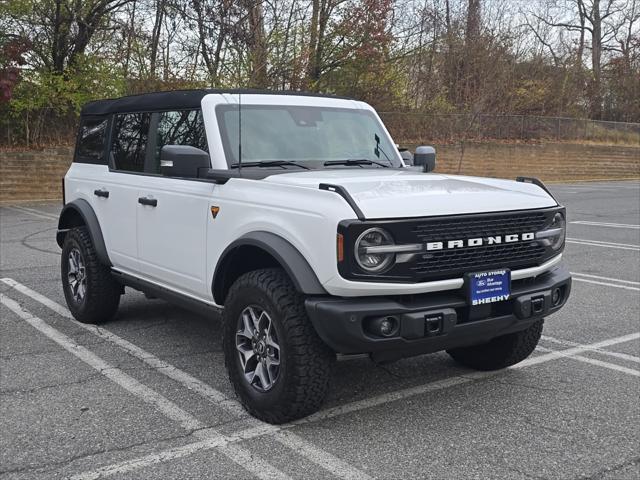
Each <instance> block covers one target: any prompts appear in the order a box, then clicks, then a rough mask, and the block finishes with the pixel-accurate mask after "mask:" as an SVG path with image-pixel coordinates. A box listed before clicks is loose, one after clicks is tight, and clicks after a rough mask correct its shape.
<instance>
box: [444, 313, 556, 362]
mask: <svg viewBox="0 0 640 480" xmlns="http://www.w3.org/2000/svg"><path fill="white" fill-rule="evenodd" d="M543 324H544V319H543V320H538V321H537V322H535V323H534V324H533V325H531V326H530V327H528V328H527V329H526V330H522V331H520V332H516V333H509V334H507V335H503V336H501V337H496V338H494V339H492V340H491V341H490V342H487V343H483V344H482V345H473V346H471V347H462V348H454V349H452V350H447V353H448V354H449V355H451V357H453V359H454V360H455V361H456V362H458V363H460V364H462V365H464V366H465V367H470V368H473V369H476V370H499V369H501V368H506V367H509V366H511V365H515V364H516V363H519V362H521V361H522V360H524V359H525V358H527V357H528V356H529V355H531V353H533V351H534V350H535V348H536V346H537V345H538V341H539V340H540V336H541V335H542V326H543Z"/></svg>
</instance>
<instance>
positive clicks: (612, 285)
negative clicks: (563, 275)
mask: <svg viewBox="0 0 640 480" xmlns="http://www.w3.org/2000/svg"><path fill="white" fill-rule="evenodd" d="M572 279H573V280H574V281H576V282H584V283H592V284H594V285H604V286H605V287H615V288H623V289H624V290H633V291H635V292H640V288H638V287H631V286H629V285H617V284H615V283H609V282H599V281H597V280H588V279H586V278H580V277H578V276H575V277H572Z"/></svg>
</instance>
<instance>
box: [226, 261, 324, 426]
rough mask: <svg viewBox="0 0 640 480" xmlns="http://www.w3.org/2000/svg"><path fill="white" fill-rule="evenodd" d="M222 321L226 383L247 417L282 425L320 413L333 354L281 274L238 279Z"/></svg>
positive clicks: (260, 273) (274, 272)
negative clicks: (230, 385)
mask: <svg viewBox="0 0 640 480" xmlns="http://www.w3.org/2000/svg"><path fill="white" fill-rule="evenodd" d="M223 320H224V327H223V328H224V336H223V346H224V354H225V365H226V367H227V372H228V374H229V380H230V381H231V384H232V385H233V388H234V390H235V392H236V395H237V396H238V397H239V399H240V402H241V403H242V405H243V406H244V408H245V409H246V410H247V411H248V412H249V413H250V414H251V415H253V416H254V417H257V418H259V419H260V420H263V421H265V422H269V423H274V424H281V423H285V422H288V421H291V420H296V419H298V418H302V417H305V416H307V415H309V414H311V413H313V412H316V411H317V410H318V409H319V408H320V406H321V405H322V402H323V401H324V398H325V396H326V393H327V391H328V387H329V380H330V377H331V372H332V366H333V363H334V361H335V354H334V353H333V352H332V351H331V350H330V349H329V348H328V347H327V346H326V345H325V344H324V343H323V342H322V340H320V338H319V337H318V334H317V333H316V331H315V329H314V328H313V326H312V325H311V322H310V321H309V318H308V317H307V313H306V311H305V308H304V297H303V296H302V295H301V294H300V293H298V292H297V291H296V289H295V287H294V286H293V285H292V283H291V280H290V279H289V277H287V275H286V274H285V273H284V271H282V270H280V269H275V268H274V269H263V270H256V271H253V272H249V273H246V274H244V275H242V276H241V277H240V278H238V280H236V282H235V283H234V284H233V286H232V287H231V289H230V290H229V294H228V296H227V298H226V300H225V309H224V313H223ZM241 352H242V353H241Z"/></svg>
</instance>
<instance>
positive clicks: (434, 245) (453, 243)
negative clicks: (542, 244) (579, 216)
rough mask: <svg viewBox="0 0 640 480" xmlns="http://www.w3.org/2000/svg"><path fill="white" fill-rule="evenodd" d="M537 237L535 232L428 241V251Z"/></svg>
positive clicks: (512, 241)
mask: <svg viewBox="0 0 640 480" xmlns="http://www.w3.org/2000/svg"><path fill="white" fill-rule="evenodd" d="M534 238H535V234H534V233H522V234H517V233H514V234H510V235H496V236H493V237H486V238H467V239H466V240H448V241H444V242H427V251H432V250H446V249H452V248H464V247H480V246H482V245H496V244H501V243H503V242H504V243H515V242H528V241H531V240H533V239H534Z"/></svg>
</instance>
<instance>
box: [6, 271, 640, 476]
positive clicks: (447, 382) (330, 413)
mask: <svg viewBox="0 0 640 480" xmlns="http://www.w3.org/2000/svg"><path fill="white" fill-rule="evenodd" d="M2 282H4V283H5V284H7V285H11V286H12V287H13V288H15V289H16V290H18V291H20V292H21V293H23V294H25V295H27V296H30V297H31V298H33V299H34V300H37V301H38V302H41V303H43V304H44V305H45V306H47V307H49V308H51V309H52V310H54V311H55V312H57V313H59V314H60V315H63V316H65V317H67V318H71V315H70V313H69V311H68V310H67V309H66V308H64V307H62V306H61V305H59V304H57V303H56V302H54V301H52V300H50V299H48V298H47V297H45V296H43V295H41V294H39V293H37V292H35V291H33V290H31V289H29V288H28V287H26V286H24V285H22V284H19V283H18V282H15V281H14V280H12V279H2ZM614 286H615V285H614ZM76 325H78V326H81V327H83V328H87V329H92V328H93V329H95V330H97V331H101V332H104V333H106V334H109V335H114V334H110V333H109V332H106V331H105V330H104V329H97V328H96V327H92V326H90V325H85V324H79V323H76ZM114 337H115V335H114ZM105 338H107V337H105ZM118 338H120V337H118ZM637 338H640V333H637V334H635V333H634V334H630V335H625V336H622V337H617V338H615V339H610V340H606V341H604V342H598V343H596V344H592V345H581V346H578V347H574V348H570V349H568V350H564V352H566V353H565V354H564V355H561V354H560V353H558V352H555V351H554V352H550V353H548V354H545V355H540V356H538V357H533V358H529V359H527V360H524V361H523V362H521V363H519V364H517V365H515V366H513V367H511V368H512V369H516V368H523V367H527V366H531V365H537V364H540V363H544V362H547V361H551V360H556V359H560V358H563V357H566V356H567V355H576V354H579V353H582V352H586V351H588V350H590V349H592V348H602V347H606V346H610V345H615V344H617V343H623V342H627V341H631V340H634V339H637ZM121 340H122V341H123V342H126V344H128V346H133V347H135V349H134V350H133V351H134V352H136V353H137V354H142V355H143V356H148V357H149V358H153V357H154V356H153V355H152V354H150V353H148V352H145V351H144V350H142V349H139V347H136V346H134V345H132V344H130V343H129V342H127V341H126V340H124V339H121ZM129 352H130V353H131V350H129ZM155 358H157V357H155ZM157 360H158V361H160V360H159V359H157ZM159 371H160V372H162V370H159ZM185 373H186V372H185ZM498 373H500V372H474V373H470V374H467V375H464V376H459V377H452V378H448V379H444V380H440V381H436V382H431V383H428V384H424V385H419V386H417V387H412V388H409V389H404V390H400V391H395V392H389V393H387V394H382V395H379V396H376V397H371V398H368V399H364V400H361V401H356V402H351V403H348V404H345V405H340V406H337V407H334V408H332V409H327V410H323V411H320V412H317V413H316V414H313V415H311V416H309V417H307V418H304V419H301V420H298V421H296V422H293V423H292V424H289V425H285V426H282V427H280V428H290V426H293V425H299V424H306V423H312V422H317V421H320V420H323V419H328V418H333V417H336V416H339V415H343V414H346V413H349V412H355V411H360V410H363V409H368V408H373V407H375V406H378V405H383V404H386V403H389V402H393V401H397V400H401V399H404V398H408V397H412V396H416V395H421V394H424V393H428V392H430V391H434V390H440V389H443V388H449V387H452V386H455V385H461V384H464V383H468V382H471V381H474V380H478V379H482V378H488V377H490V376H493V375H496V374H498ZM187 375H188V374H187ZM192 378H193V377H192ZM209 388H211V387H209ZM214 391H215V390H214ZM221 395H222V394H221ZM278 430H279V428H276V429H267V432H268V433H274V432H276V431H278ZM264 434H266V433H265V431H264V430H263V427H261V426H258V427H254V428H250V429H249V430H248V432H247V435H248V436H249V437H250V438H253V436H254V435H255V436H260V435H264ZM245 438H246V437H245ZM198 445H199V446H198V447H197V448H198V450H199V449H200V448H201V445H200V444H198ZM202 448H205V447H202ZM211 448H217V447H211ZM198 450H195V451H198ZM188 451H189V450H188V449H187V450H179V451H178V452H176V453H175V454H176V455H182V454H184V455H189V454H190V453H188ZM180 452H181V453H180ZM153 458H155V457H153V456H152V457H150V458H148V459H147V460H148V461H153ZM135 465H138V464H135ZM130 467H131V468H133V467H132V466H130ZM123 468H124V467H123ZM127 468H129V467H127ZM135 468H138V467H135ZM335 468H338V467H335ZM127 471H128V470H127ZM87 478H89V477H87Z"/></svg>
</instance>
